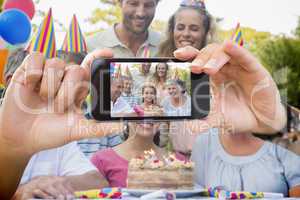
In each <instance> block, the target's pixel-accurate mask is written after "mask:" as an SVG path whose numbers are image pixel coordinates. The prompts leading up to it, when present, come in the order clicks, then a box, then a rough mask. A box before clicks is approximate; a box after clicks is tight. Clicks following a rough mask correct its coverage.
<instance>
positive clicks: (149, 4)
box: [121, 0, 157, 35]
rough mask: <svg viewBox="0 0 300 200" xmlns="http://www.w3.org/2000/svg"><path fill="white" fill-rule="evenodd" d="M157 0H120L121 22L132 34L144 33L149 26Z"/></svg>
mask: <svg viewBox="0 0 300 200" xmlns="http://www.w3.org/2000/svg"><path fill="white" fill-rule="evenodd" d="M156 5H157V0H122V1H121V8H122V13H123V24H124V26H125V27H126V29H127V30H129V31H130V32H132V33H134V34H137V35H138V34H142V33H145V32H146V31H147V29H148V27H149V26H150V24H151V22H152V20H153V18H154V15H155V9H156Z"/></svg>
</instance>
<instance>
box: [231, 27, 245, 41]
mask: <svg viewBox="0 0 300 200" xmlns="http://www.w3.org/2000/svg"><path fill="white" fill-rule="evenodd" d="M231 40H232V41H234V42H235V43H236V44H238V45H240V46H243V45H244V39H243V36H242V29H241V27H240V23H238V24H237V25H236V28H235V31H234V32H233V34H232V36H231Z"/></svg>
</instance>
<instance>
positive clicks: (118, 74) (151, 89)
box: [110, 62, 191, 117]
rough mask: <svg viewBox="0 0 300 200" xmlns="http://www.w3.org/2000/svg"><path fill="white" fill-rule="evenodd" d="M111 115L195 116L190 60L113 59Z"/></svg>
mask: <svg viewBox="0 0 300 200" xmlns="http://www.w3.org/2000/svg"><path fill="white" fill-rule="evenodd" d="M110 75H111V76H110V77H111V117H162V116H191V90H190V88H191V81H190V78H191V77H190V69H189V63H174V62H170V63H158V62H155V63H128V62H127V63H111V66H110Z"/></svg>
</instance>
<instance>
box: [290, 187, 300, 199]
mask: <svg viewBox="0 0 300 200" xmlns="http://www.w3.org/2000/svg"><path fill="white" fill-rule="evenodd" d="M289 197H297V198H299V197H300V185H298V186H295V187H293V188H291V189H290V190H289Z"/></svg>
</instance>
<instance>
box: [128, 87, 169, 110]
mask: <svg viewBox="0 0 300 200" xmlns="http://www.w3.org/2000/svg"><path fill="white" fill-rule="evenodd" d="M133 109H134V111H135V112H136V113H137V115H138V116H163V114H164V112H163V109H162V107H161V106H160V105H159V104H157V90H156V88H155V86H154V85H153V84H151V83H146V84H145V85H144V86H143V87H142V104H140V105H137V106H135V107H134V108H133Z"/></svg>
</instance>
